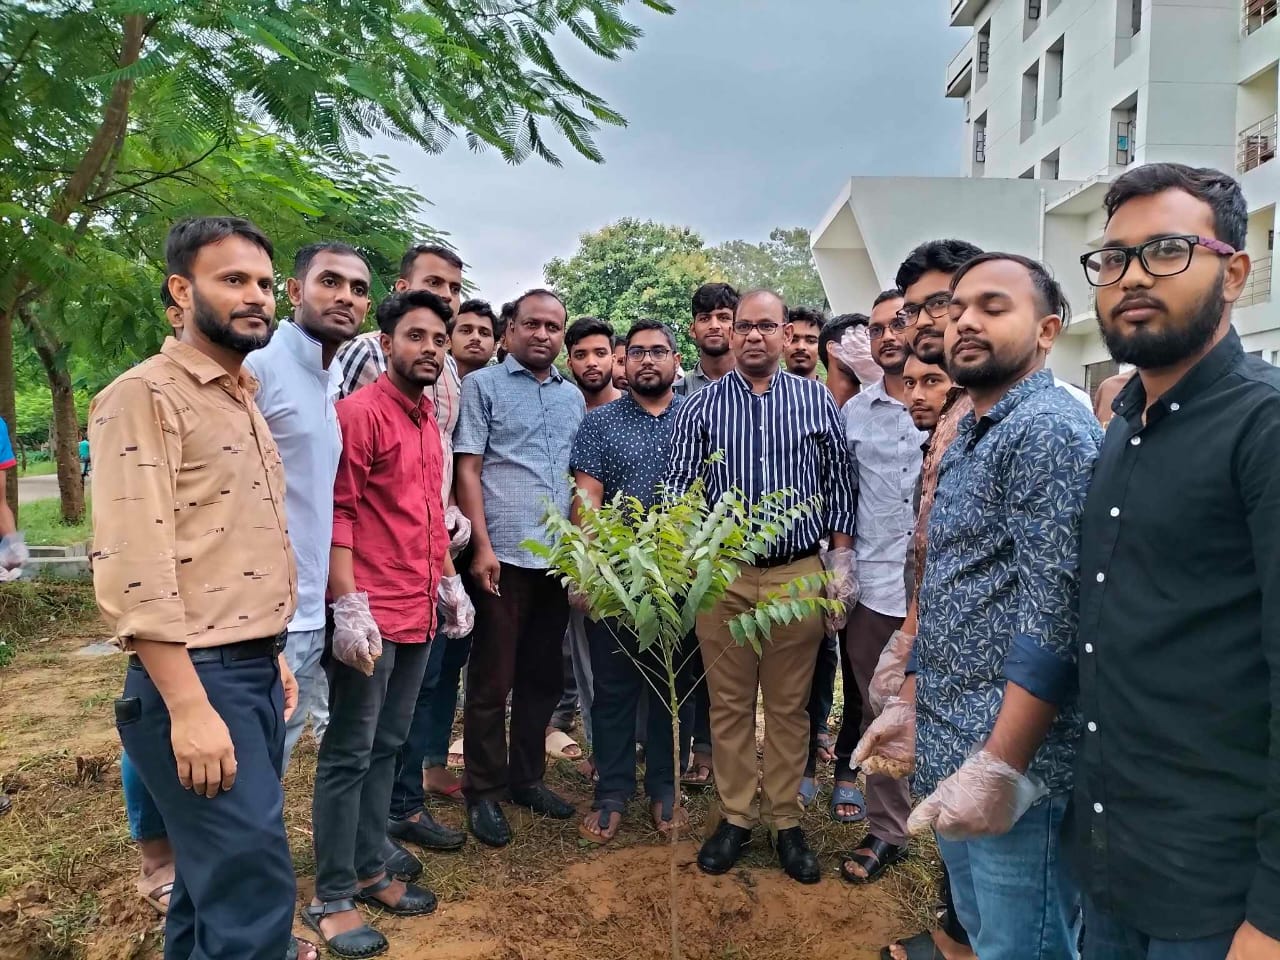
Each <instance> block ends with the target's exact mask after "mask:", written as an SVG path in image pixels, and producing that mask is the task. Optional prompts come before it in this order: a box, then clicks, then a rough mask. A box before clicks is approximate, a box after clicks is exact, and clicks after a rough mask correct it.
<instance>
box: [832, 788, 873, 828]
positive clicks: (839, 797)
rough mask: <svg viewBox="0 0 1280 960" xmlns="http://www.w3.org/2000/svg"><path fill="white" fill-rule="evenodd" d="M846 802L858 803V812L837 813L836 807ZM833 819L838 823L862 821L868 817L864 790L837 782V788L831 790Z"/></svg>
mask: <svg viewBox="0 0 1280 960" xmlns="http://www.w3.org/2000/svg"><path fill="white" fill-rule="evenodd" d="M845 804H851V805H856V806H857V808H858V812H857V813H855V814H853V815H852V816H851V815H849V814H847V813H846V814H843V815H842V814H839V813H836V807H839V806H843V805H845ZM831 819H832V820H834V821H835V822H836V823H861V822H862V821H863V820H865V819H867V798H866V797H864V796H863V795H862V791H861V790H859V789H858V788H857V787H850V786H844V785H841V784H838V783H837V784H836V788H835V789H834V790H832V791H831Z"/></svg>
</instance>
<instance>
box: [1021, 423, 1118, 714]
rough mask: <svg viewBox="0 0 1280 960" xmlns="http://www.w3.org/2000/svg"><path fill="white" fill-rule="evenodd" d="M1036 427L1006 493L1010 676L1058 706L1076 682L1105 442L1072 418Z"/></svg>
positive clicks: (1036, 695)
mask: <svg viewBox="0 0 1280 960" xmlns="http://www.w3.org/2000/svg"><path fill="white" fill-rule="evenodd" d="M1030 422H1031V423H1033V424H1037V429H1036V432H1035V436H1034V437H1028V438H1027V439H1026V442H1024V443H1021V444H1018V445H1017V446H1016V449H1017V451H1018V455H1017V456H1016V457H1015V459H1014V462H1013V463H1012V464H1011V465H1010V475H1009V485H1008V488H1007V496H1008V498H1009V506H1010V513H1009V522H1010V535H1011V536H1012V538H1013V544H1014V553H1015V562H1016V565H1017V574H1018V576H1017V584H1016V588H1015V589H1016V590H1017V611H1018V612H1017V628H1016V630H1017V632H1016V633H1015V635H1014V638H1013V642H1012V644H1011V645H1010V647H1009V652H1008V654H1007V656H1006V658H1005V664H1004V678H1005V679H1006V680H1009V681H1011V682H1013V683H1016V684H1017V685H1018V686H1020V687H1022V688H1023V689H1024V690H1026V691H1027V692H1028V693H1030V694H1031V695H1032V696H1034V697H1037V698H1038V699H1040V700H1044V701H1045V702H1047V703H1053V704H1059V705H1060V704H1062V703H1064V702H1066V701H1067V700H1069V699H1070V697H1071V696H1072V694H1073V693H1074V692H1075V690H1076V685H1077V682H1078V674H1077V670H1076V662H1077V653H1076V640H1077V633H1078V625H1079V610H1078V598H1079V593H1080V523H1081V518H1082V515H1083V513H1084V504H1085V498H1086V495H1087V494H1088V491H1089V480H1090V477H1091V476H1092V474H1093V464H1094V461H1095V460H1096V459H1097V457H1098V448H1099V437H1098V435H1097V434H1096V433H1094V432H1091V431H1090V430H1089V429H1088V428H1087V427H1085V426H1083V425H1080V424H1077V423H1075V422H1073V421H1072V420H1070V419H1065V420H1054V421H1050V422H1049V424H1048V425H1044V424H1045V421H1044V420H1043V419H1041V420H1034V421H1030Z"/></svg>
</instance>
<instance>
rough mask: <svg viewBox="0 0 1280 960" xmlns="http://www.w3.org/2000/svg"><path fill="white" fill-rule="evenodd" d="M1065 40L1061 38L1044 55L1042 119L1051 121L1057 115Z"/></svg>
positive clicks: (1061, 85)
mask: <svg viewBox="0 0 1280 960" xmlns="http://www.w3.org/2000/svg"><path fill="white" fill-rule="evenodd" d="M1066 44H1067V38H1066V36H1065V35H1064V36H1061V37H1059V38H1058V39H1057V40H1055V41H1054V42H1053V44H1052V45H1051V46H1050V47H1049V49H1048V50H1047V51H1046V52H1045V55H1044V118H1045V120H1046V121H1048V120H1052V119H1053V118H1054V117H1055V116H1057V114H1058V106H1059V104H1061V103H1062V90H1063V83H1064V81H1063V72H1064V71H1063V55H1064V54H1065V52H1066Z"/></svg>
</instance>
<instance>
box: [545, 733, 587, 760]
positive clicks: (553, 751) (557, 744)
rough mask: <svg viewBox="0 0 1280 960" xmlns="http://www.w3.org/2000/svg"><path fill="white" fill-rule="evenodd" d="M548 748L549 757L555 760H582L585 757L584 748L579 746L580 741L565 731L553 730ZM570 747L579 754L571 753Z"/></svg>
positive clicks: (549, 737)
mask: <svg viewBox="0 0 1280 960" xmlns="http://www.w3.org/2000/svg"><path fill="white" fill-rule="evenodd" d="M546 746H547V756H549V757H551V758H552V759H554V760H581V759H582V757H583V753H582V747H581V746H579V745H578V741H577V740H575V739H573V737H571V736H569V735H568V734H567V733H565V732H564V731H563V730H552V731H551V732H550V733H548V734H547V743H546ZM570 747H573V748H574V749H576V750H577V751H578V752H577V753H576V754H573V753H569V752H568V750H569V748H570Z"/></svg>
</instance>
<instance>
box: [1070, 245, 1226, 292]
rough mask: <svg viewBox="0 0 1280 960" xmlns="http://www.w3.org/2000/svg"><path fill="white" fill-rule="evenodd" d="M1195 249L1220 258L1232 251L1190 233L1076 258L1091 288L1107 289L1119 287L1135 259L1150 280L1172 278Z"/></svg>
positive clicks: (1109, 248) (1182, 268) (1189, 258)
mask: <svg viewBox="0 0 1280 960" xmlns="http://www.w3.org/2000/svg"><path fill="white" fill-rule="evenodd" d="M1196 247H1204V248H1205V249H1206V250H1210V251H1212V252H1213V253H1216V254H1218V256H1220V257H1229V256H1231V255H1232V254H1233V253H1235V252H1236V249H1235V248H1234V247H1232V246H1229V245H1228V244H1225V243H1223V242H1222V241H1221V240H1215V239H1213V238H1212V237H1198V236H1196V235H1195V234H1193V233H1188V234H1182V235H1178V236H1172V237H1156V239H1154V240H1148V241H1147V242H1146V243H1139V244H1136V245H1135V246H1132V247H1103V248H1102V249H1101V250H1091V251H1090V252H1089V253H1086V254H1084V255H1082V256H1081V257H1080V265H1081V266H1083V267H1084V277H1085V279H1086V280H1088V281H1089V283H1090V284H1091V285H1092V286H1095V287H1109V286H1111V284H1113V283H1119V282H1120V279H1121V278H1122V277H1123V276H1124V275H1125V274H1126V273H1128V271H1129V264H1130V263H1132V262H1133V258H1134V257H1137V258H1138V261H1139V262H1140V263H1141V264H1142V269H1143V270H1145V271H1147V273H1148V274H1150V275H1151V276H1153V277H1173V276H1177V275H1178V274H1179V273H1182V272H1183V271H1184V270H1186V269H1187V267H1189V266H1191V255H1192V254H1193V253H1195V249H1196Z"/></svg>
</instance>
